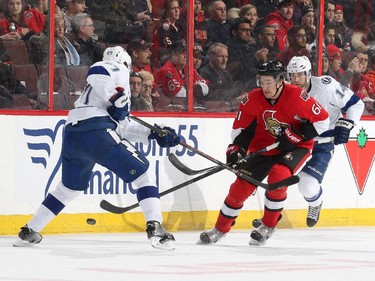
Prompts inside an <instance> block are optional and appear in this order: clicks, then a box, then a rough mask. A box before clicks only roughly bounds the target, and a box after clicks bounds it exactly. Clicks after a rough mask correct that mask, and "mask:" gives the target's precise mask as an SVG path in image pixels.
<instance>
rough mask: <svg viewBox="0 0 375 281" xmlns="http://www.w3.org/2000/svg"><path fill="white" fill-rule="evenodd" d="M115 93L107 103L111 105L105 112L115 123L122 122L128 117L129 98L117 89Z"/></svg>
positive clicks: (121, 90)
mask: <svg viewBox="0 0 375 281" xmlns="http://www.w3.org/2000/svg"><path fill="white" fill-rule="evenodd" d="M116 90H117V93H116V94H114V95H113V96H112V97H111V98H110V99H109V101H110V102H111V103H112V106H110V107H109V108H108V109H107V111H108V113H109V115H111V117H112V118H113V119H114V120H116V121H121V120H124V119H125V117H126V116H128V115H129V110H130V108H129V97H128V96H126V95H125V94H124V89H123V88H120V87H117V88H116Z"/></svg>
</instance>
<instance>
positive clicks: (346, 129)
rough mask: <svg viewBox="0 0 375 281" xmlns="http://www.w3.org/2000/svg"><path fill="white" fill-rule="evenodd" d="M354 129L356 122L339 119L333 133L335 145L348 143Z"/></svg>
mask: <svg viewBox="0 0 375 281" xmlns="http://www.w3.org/2000/svg"><path fill="white" fill-rule="evenodd" d="M353 127H354V122H353V121H352V120H349V119H345V118H339V120H337V122H336V124H335V130H334V131H333V136H334V140H333V143H334V144H342V143H347V142H348V140H349V135H350V131H351V130H352V129H353Z"/></svg>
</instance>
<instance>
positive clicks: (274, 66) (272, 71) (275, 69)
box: [258, 60, 285, 77]
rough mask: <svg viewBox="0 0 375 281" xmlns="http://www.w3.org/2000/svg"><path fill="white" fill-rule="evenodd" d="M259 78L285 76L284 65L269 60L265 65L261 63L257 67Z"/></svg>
mask: <svg viewBox="0 0 375 281" xmlns="http://www.w3.org/2000/svg"><path fill="white" fill-rule="evenodd" d="M258 75H259V76H265V75H266V76H275V77H276V76H278V75H285V67H284V64H283V63H282V62H281V61H279V60H271V61H268V62H265V63H262V64H261V65H260V66H259V67H258Z"/></svg>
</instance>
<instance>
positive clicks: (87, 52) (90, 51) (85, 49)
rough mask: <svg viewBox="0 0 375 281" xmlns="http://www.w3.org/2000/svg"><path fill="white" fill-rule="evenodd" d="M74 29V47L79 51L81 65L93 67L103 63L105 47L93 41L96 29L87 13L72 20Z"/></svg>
mask: <svg viewBox="0 0 375 281" xmlns="http://www.w3.org/2000/svg"><path fill="white" fill-rule="evenodd" d="M72 27H73V33H74V36H75V37H74V42H73V45H74V46H75V48H76V49H77V51H78V54H79V56H80V60H81V64H83V65H89V66H91V65H93V64H94V63H96V62H98V61H101V60H102V57H103V51H104V48H105V47H104V46H103V47H102V46H101V44H100V43H99V42H98V41H95V40H94V39H92V35H93V34H94V30H95V28H94V23H93V21H92V19H91V17H90V16H89V15H88V14H86V13H79V14H76V15H75V16H74V17H73V19H72Z"/></svg>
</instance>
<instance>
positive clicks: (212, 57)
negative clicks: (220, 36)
mask: <svg viewBox="0 0 375 281" xmlns="http://www.w3.org/2000/svg"><path fill="white" fill-rule="evenodd" d="M227 62H228V47H227V46H226V45H224V44H222V43H214V44H213V45H212V46H211V47H210V49H209V50H208V63H207V64H206V65H205V66H204V67H202V68H201V69H200V70H199V74H200V75H201V76H202V77H203V78H204V79H206V81H207V84H208V88H209V90H210V91H209V94H208V95H207V96H205V98H204V99H205V100H216V101H223V100H230V99H231V98H232V91H231V87H232V84H233V80H232V77H231V75H230V73H229V72H228V71H227V70H226V67H227Z"/></svg>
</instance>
